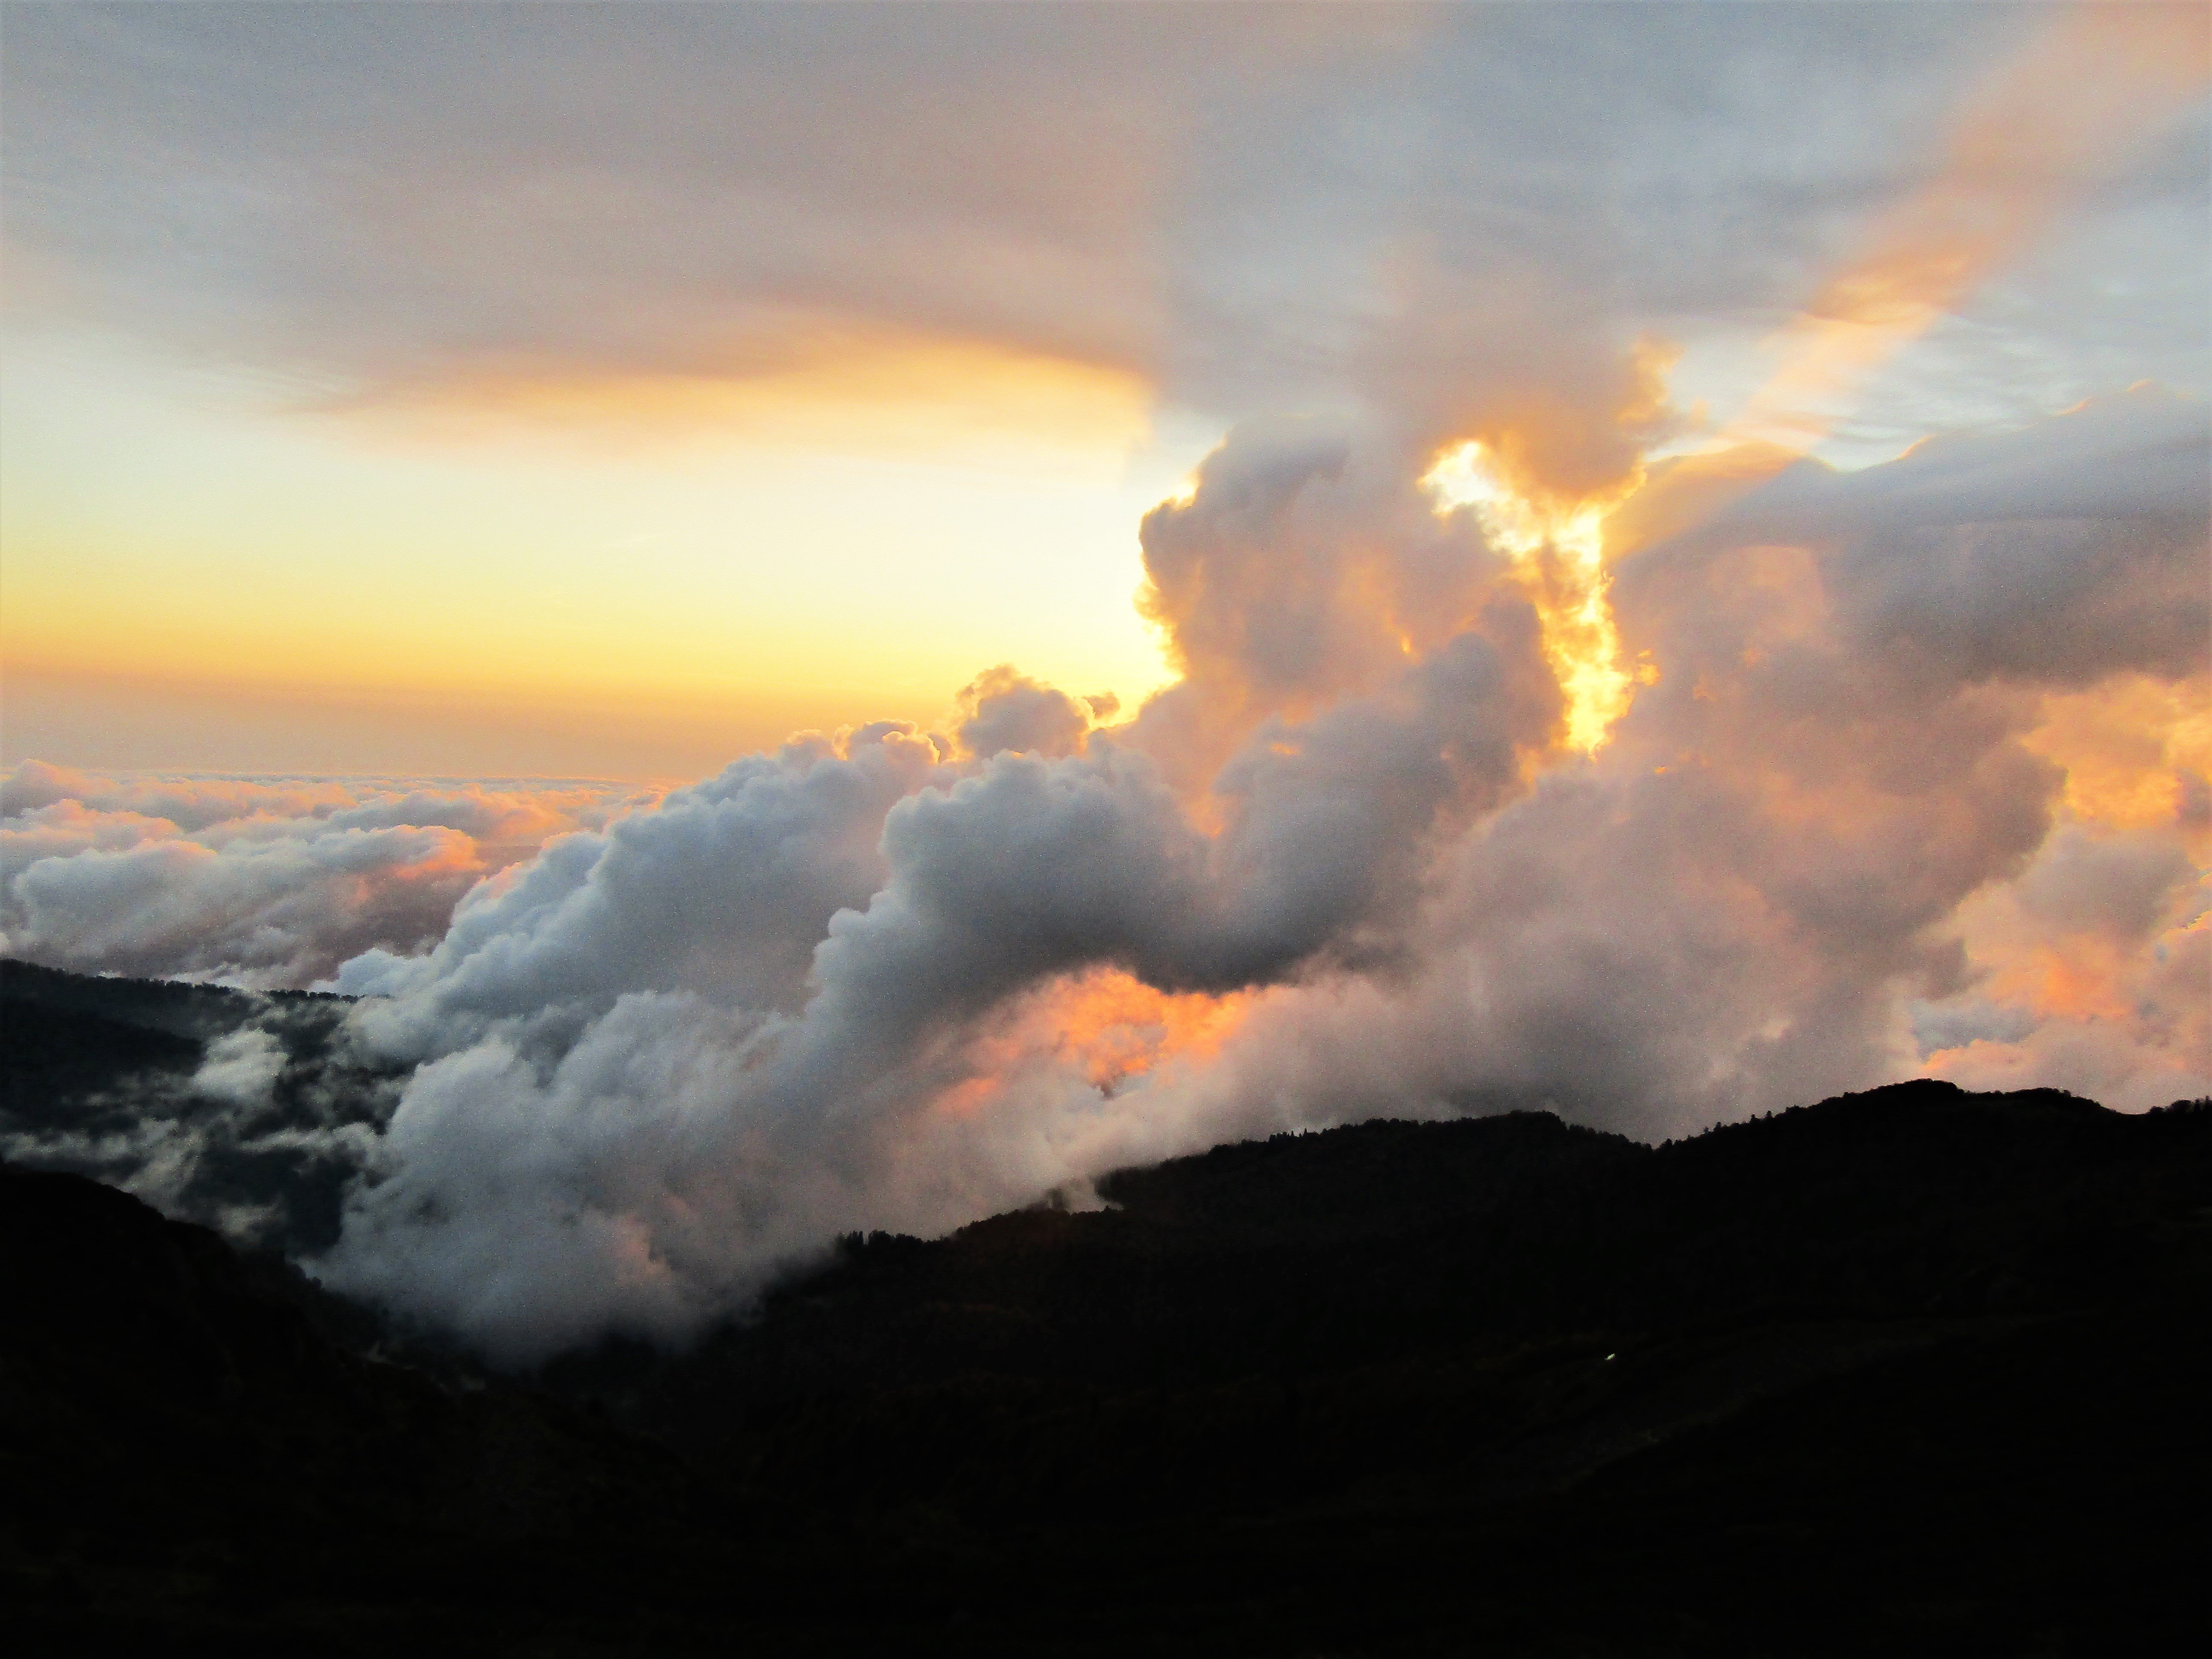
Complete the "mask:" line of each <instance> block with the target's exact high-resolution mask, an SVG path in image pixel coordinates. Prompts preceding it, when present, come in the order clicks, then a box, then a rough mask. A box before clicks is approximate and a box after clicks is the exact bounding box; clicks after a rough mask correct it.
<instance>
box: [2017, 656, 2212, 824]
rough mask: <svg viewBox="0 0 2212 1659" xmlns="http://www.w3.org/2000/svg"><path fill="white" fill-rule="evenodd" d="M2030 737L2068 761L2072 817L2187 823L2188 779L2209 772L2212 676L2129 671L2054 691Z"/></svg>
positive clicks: (2039, 749) (2042, 751) (2052, 757)
mask: <svg viewBox="0 0 2212 1659" xmlns="http://www.w3.org/2000/svg"><path fill="white" fill-rule="evenodd" d="M2027 747H2028V748H2029V749H2031V750H2034V751H2035V752H2036V753H2037V754H2039V755H2041V756H2042V757H2044V758H2045V759H2046V760H2049V761H2052V762H2055V763H2057V764H2058V765H2060V766H2063V767H2064V768H2065V769H2066V793H2065V795H2064V797H2063V799H2064V803H2065V807H2066V810H2067V811H2068V812H2069V813H2070V814H2071V815H2072V816H2074V817H2076V818H2079V819H2081V820H2082V821H2083V822H2085V823H2093V824H2097V825H2099V826H2100V827H2102V828H2105V829H2151V828H2163V827H2165V826H2166V825H2169V824H2172V823H2177V822H2178V821H2182V822H2184V823H2185V814H2184V812H2183V811H2182V808H2183V805H2184V801H2183V799H2182V797H2183V794H2184V793H2185V789H2186V788H2187V787H2188V785H2187V779H2188V778H2189V777H2191V776H2193V777H2195V778H2197V779H2198V780H2203V779H2205V778H2208V777H2212V679H2208V678H2206V677H2204V676H2203V675H2199V676H2197V677H2195V678H2191V679H2186V680H2157V679H2152V678H2148V677H2147V676H2143V675H2128V676H2125V677H2124V678H2118V679H2114V680H2108V681H2106V683H2104V684H2101V685H2095V686H2091V687H2089V688H2087V689H2086V690H2081V691H2073V692H2068V693H2065V694H2063V695H2060V696H2052V697H2051V698H2049V699H2047V700H2046V701H2045V704H2044V709H2043V720H2042V723H2041V724H2040V725H2039V726H2038V727H2037V728H2036V730H2035V731H2034V732H2033V733H2032V734H2031V735H2030V736H2029V737H2028V738H2027ZM2186 827H2187V825H2186V823H2185V828H2186ZM2199 833H2200V834H2201V833H2202V832H2201V831H2200V832H2199ZM2206 850H2212V849H2206Z"/></svg>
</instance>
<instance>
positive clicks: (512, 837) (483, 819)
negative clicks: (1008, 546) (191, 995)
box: [0, 761, 653, 987]
mask: <svg viewBox="0 0 2212 1659" xmlns="http://www.w3.org/2000/svg"><path fill="white" fill-rule="evenodd" d="M652 798H653V792H649V791H641V790H639V789H638V788H636V787H635V786H632V785H613V786H610V785H605V784H596V785H595V784H565V785H550V786H544V787H525V788H521V789H517V788H513V787H505V788H501V787H484V786H483V785H481V784H472V783H456V782H454V781H450V780H448V781H420V780H405V779H396V780H395V779H348V780H331V779H301V778H293V779H280V778H221V777H196V776H182V775H179V776H173V777H164V776H147V775H138V776H104V775H96V774H88V773H84V772H80V771H76V770H72V769H68V768H64V767H58V766H52V765H48V764H46V763H42V762H39V761H26V762H24V763H21V765H19V766H17V767H15V769H14V770H12V771H11V772H9V773H8V774H7V775H5V777H4V778H0V930H4V939H0V943H4V948H5V950H6V951H7V953H8V954H9V955H10V956H16V957H23V958H25V959H27V960H29V961H33V962H40V963H46V964H47V965H48V966H50V967H56V968H67V969H72V970H74V971H76V972H79V973H98V974H125V975H139V976H143V977H164V978H179V979H199V980H207V981H216V982H220V983H223V984H230V985H238V986H242V987H278V986H302V985H307V984H310V983H312V982H313V981H318V980H320V979H323V978H325V977H327V976H328V975H331V974H332V973H334V972H335V971H337V967H338V965H339V964H340V963H343V962H344V961H346V960H347V959H348V958H349V957H354V956H356V955H358V954H360V953H361V952H362V951H365V950H369V949H372V948H376V947H383V948H386V949H392V950H398V951H421V950H423V949H426V948H428V946H429V945H431V944H433V943H435V941H436V940H437V939H439V938H440V937H441V935H442V934H443V933H445V931H446V927H447V922H448V921H449V920H450V918H451V916H452V914H453V905H454V903H455V902H456V901H458V900H459V898H460V897H461V896H462V895H463V894H464V893H465V892H467V891H468V890H470V888H471V887H472V886H473V885H474V884H476V883H477V881H478V880H480V879H481V878H483V877H484V876H486V875H487V874H489V873H490V872H492V871H494V870H495V869H497V868H499V867H500V866H502V865H504V864H508V863H512V862H513V860H516V859H518V858H520V857H523V856H525V855H526V854H532V853H534V852H535V851H536V850H537V849H538V847H539V846H540V845H541V844H543V843H544V842H546V841H548V840H549V839H551V838H554V837H556V836H562V835H564V834H568V833H570V832H572V831H574V830H578V829H584V828H586V827H588V826H593V825H599V824H604V823H607V822H608V821H609V820H610V819H611V818H612V817H614V816H615V815H616V814H617V813H619V812H621V811H626V810H628V809H629V808H631V807H633V806H636V805H642V804H644V803H646V802H647V801H649V800H650V799H652Z"/></svg>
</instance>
